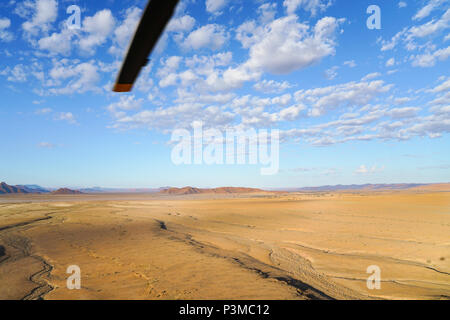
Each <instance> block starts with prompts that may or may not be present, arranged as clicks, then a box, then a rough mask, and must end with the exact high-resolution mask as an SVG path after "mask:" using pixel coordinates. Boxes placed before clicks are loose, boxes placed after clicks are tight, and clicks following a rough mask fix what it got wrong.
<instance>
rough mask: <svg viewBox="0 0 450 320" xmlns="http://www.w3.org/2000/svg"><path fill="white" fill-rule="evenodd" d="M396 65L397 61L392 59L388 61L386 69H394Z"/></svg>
mask: <svg viewBox="0 0 450 320" xmlns="http://www.w3.org/2000/svg"><path fill="white" fill-rule="evenodd" d="M394 65H395V59H394V58H390V59H389V60H388V61H386V67H393V66H394Z"/></svg>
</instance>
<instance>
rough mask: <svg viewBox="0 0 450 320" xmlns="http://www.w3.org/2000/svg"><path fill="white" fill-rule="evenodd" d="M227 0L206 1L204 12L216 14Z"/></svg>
mask: <svg viewBox="0 0 450 320" xmlns="http://www.w3.org/2000/svg"><path fill="white" fill-rule="evenodd" d="M227 2H228V1H227V0H206V11H208V12H209V13H214V14H218V13H219V11H220V10H222V9H223V8H224V7H225V5H226V4H227Z"/></svg>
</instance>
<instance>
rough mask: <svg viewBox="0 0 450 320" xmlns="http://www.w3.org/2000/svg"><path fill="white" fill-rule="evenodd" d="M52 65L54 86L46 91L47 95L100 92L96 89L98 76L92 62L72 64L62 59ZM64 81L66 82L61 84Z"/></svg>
mask: <svg viewBox="0 0 450 320" xmlns="http://www.w3.org/2000/svg"><path fill="white" fill-rule="evenodd" d="M54 63H55V65H54V66H53V68H52V69H51V70H50V77H51V79H52V80H53V81H54V86H53V88H50V89H49V90H48V92H49V93H51V94H57V95H58V94H73V93H84V92H88V91H93V92H95V91H97V92H98V91H100V89H99V88H98V87H97V83H98V81H99V80H100V74H99V70H98V67H97V65H96V64H95V63H94V62H93V61H90V62H82V63H78V64H74V63H73V61H69V60H67V59H63V60H61V61H55V62H54ZM66 80H68V82H67V83H64V84H62V83H63V82H64V81H66ZM57 85H59V86H57Z"/></svg>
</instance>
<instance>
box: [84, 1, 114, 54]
mask: <svg viewBox="0 0 450 320" xmlns="http://www.w3.org/2000/svg"><path fill="white" fill-rule="evenodd" d="M114 25H115V19H114V17H113V15H112V13H111V11H110V10H109V9H105V10H101V11H99V12H97V13H96V14H95V15H94V16H92V17H87V18H85V19H84V21H83V29H82V30H83V31H84V32H86V33H87V36H85V37H82V38H81V39H80V42H79V46H80V49H81V50H82V51H83V52H85V53H88V54H94V53H95V48H96V47H98V46H100V45H102V44H104V43H105V41H106V39H107V37H108V36H109V35H110V34H111V32H112V31H113V28H114Z"/></svg>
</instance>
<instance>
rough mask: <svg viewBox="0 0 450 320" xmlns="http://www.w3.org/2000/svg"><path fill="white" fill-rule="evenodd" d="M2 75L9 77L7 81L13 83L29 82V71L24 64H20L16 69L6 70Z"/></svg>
mask: <svg viewBox="0 0 450 320" xmlns="http://www.w3.org/2000/svg"><path fill="white" fill-rule="evenodd" d="M2 74H4V75H9V76H8V78H7V80H8V81H11V82H25V81H27V70H26V67H25V66H24V65H23V64H18V65H16V66H14V68H12V69H11V68H9V67H8V68H6V69H5V70H4V71H3V72H2Z"/></svg>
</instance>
